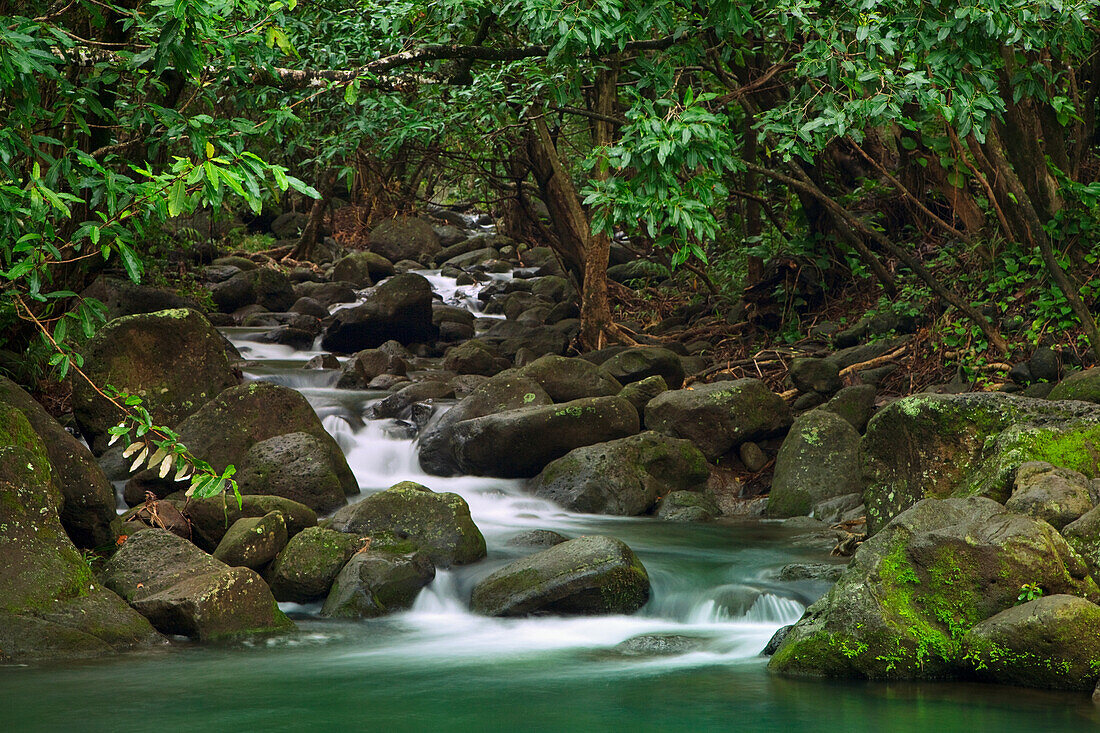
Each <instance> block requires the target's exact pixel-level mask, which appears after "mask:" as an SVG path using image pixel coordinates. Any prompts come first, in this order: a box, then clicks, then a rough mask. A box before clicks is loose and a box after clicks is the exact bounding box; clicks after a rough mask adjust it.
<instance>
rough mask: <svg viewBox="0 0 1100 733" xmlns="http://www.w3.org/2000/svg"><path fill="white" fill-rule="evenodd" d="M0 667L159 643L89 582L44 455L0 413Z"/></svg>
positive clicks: (28, 432) (35, 440) (8, 412)
mask: <svg viewBox="0 0 1100 733" xmlns="http://www.w3.org/2000/svg"><path fill="white" fill-rule="evenodd" d="M0 417H2V418H3V420H2V421H0V424H2V425H5V429H4V430H5V431H6V432H7V433H8V436H5V440H6V441H7V440H11V439H13V440H14V442H5V443H4V444H2V445H0V662H4V663H16V664H22V663H27V662H33V661H43V660H51V659H74V658H83V657H95V656H100V655H104V654H111V653H116V652H120V651H124V650H127V649H134V648H140V647H146V646H151V645H154V644H158V643H162V642H163V641H164V640H163V638H162V637H160V635H159V634H157V633H156V632H155V631H154V630H153V628H152V626H150V625H149V623H148V622H147V621H146V620H145V619H144V618H142V617H141V616H140V615H138V614H137V613H135V612H134V611H133V610H131V609H130V608H129V607H128V606H127V605H126V604H125V603H124V602H123V601H122V599H120V598H119V597H118V596H116V595H115V594H114V593H111V592H110V591H109V590H107V589H105V588H103V587H102V585H101V584H100V583H99V582H98V581H97V580H96V578H95V577H94V576H93V575H92V572H91V569H90V568H89V567H88V564H87V563H86V562H84V559H83V558H82V557H81V555H80V553H79V552H78V551H77V549H76V547H74V546H73V544H72V542H70V541H69V538H68V537H67V536H66V535H65V530H64V529H63V528H62V526H61V521H60V520H59V518H58V514H57V504H58V497H57V495H56V493H55V490H54V488H53V486H52V482H51V468H50V463H49V456H48V453H47V451H46V448H45V446H44V445H43V444H42V441H41V439H40V438H39V437H38V436H37V435H36V434H35V433H34V431H33V430H32V428H31V426H30V423H29V422H27V420H26V418H24V417H23V415H22V414H21V413H19V412H18V411H16V410H14V409H12V408H10V407H6V406H0Z"/></svg>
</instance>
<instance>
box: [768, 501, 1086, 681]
mask: <svg viewBox="0 0 1100 733" xmlns="http://www.w3.org/2000/svg"><path fill="white" fill-rule="evenodd" d="M1028 583H1034V584H1036V585H1038V586H1039V587H1041V588H1042V589H1043V590H1044V591H1046V592H1047V593H1049V594H1059V593H1065V594H1069V595H1076V596H1081V597H1084V598H1087V599H1089V600H1092V601H1095V600H1097V599H1098V598H1100V589H1098V588H1097V586H1096V583H1095V582H1094V581H1093V580H1092V578H1091V577H1089V574H1088V569H1087V567H1086V565H1085V563H1084V561H1083V560H1082V559H1081V557H1080V556H1079V555H1078V554H1077V553H1076V552H1074V551H1073V550H1072V549H1071V548H1070V546H1069V545H1068V544H1066V541H1065V540H1063V539H1062V537H1061V536H1060V535H1059V534H1058V533H1057V532H1056V531H1055V530H1054V528H1053V527H1051V526H1050V525H1049V524H1047V523H1046V522H1043V521H1040V520H1037V519H1033V518H1031V517H1026V516H1023V515H1021V514H1015V513H1013V512H1009V511H1007V510H1005V508H1004V507H1003V506H1001V505H1000V504H998V503H997V502H995V501H993V500H991V499H987V498H984V497H969V498H965V499H944V500H939V499H925V500H923V501H920V502H918V503H917V504H915V505H914V506H912V507H910V508H909V509H908V510H906V511H904V512H902V513H901V514H899V515H898V516H897V517H895V518H894V519H893V520H892V521H891V522H890V523H889V524H887V525H886V526H885V527H884V528H883V529H882V530H881V531H880V532H879V533H878V534H876V535H875V536H873V537H872V538H871V539H869V540H867V541H866V542H864V543H863V544H862V545H861V546H860V548H859V550H857V551H856V554H855V557H854V558H853V559H852V562H851V564H850V565H849V566H848V568H847V569H846V570H845V571H844V573H843V574H842V575H841V577H840V579H839V580H838V581H837V583H836V585H835V586H834V587H833V588H832V590H830V591H829V593H828V594H827V595H825V596H824V597H823V598H821V599H820V600H819V601H817V602H816V603H814V604H813V605H812V606H810V608H809V609H807V611H806V614H805V615H804V616H803V617H802V619H801V620H800V621H799V622H798V623H797V624H796V625H795V627H794V629H792V630H791V632H790V634H789V635H788V636H787V638H786V640H785V641H784V642H783V644H782V646H781V647H780V648H779V650H778V651H777V652H776V653H775V656H774V657H773V658H772V661H771V664H770V665H769V668H770V669H772V670H773V671H776V672H780V673H783V674H788V675H796V676H821V677H866V678H873V679H877V678H897V679H938V678H950V677H955V676H958V675H959V674H965V673H966V672H967V671H968V666H967V663H966V661H965V654H966V651H965V648H964V646H963V639H964V637H965V636H966V634H967V633H968V632H969V631H970V630H971V629H973V628H974V627H975V626H976V625H978V624H979V623H980V622H982V621H984V620H985V619H987V618H990V617H991V616H993V615H995V614H997V613H1000V612H1001V611H1004V610H1006V609H1009V608H1012V607H1013V606H1014V605H1015V604H1016V601H1017V598H1018V596H1019V594H1020V588H1021V587H1022V586H1023V585H1025V584H1028Z"/></svg>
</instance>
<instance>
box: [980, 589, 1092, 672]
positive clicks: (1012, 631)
mask: <svg viewBox="0 0 1100 733" xmlns="http://www.w3.org/2000/svg"><path fill="white" fill-rule="evenodd" d="M963 648H964V650H965V655H966V660H967V661H968V662H970V663H971V664H972V665H973V667H974V674H975V675H976V676H977V677H978V679H981V680H984V681H986V682H996V683H999V684H1002V685H1016V686H1018V687H1045V688H1052V689H1056V690H1081V691H1085V692H1091V691H1092V690H1093V689H1094V688H1095V687H1096V683H1097V681H1098V680H1100V606H1097V605H1096V604H1094V603H1090V602H1089V601H1086V600H1085V599H1084V598H1078V597H1077V596H1070V595H1052V596H1043V597H1042V598H1037V599H1035V600H1033V601H1028V602H1027V603H1024V604H1022V605H1019V606H1016V607H1015V608H1009V609H1006V610H1004V611H1001V612H1000V613H998V614H997V615H996V616H993V617H992V618H988V619H986V620H985V621H982V622H981V623H980V624H978V625H977V626H975V627H974V628H973V629H971V630H970V633H969V634H967V635H966V637H965V638H964V639H963Z"/></svg>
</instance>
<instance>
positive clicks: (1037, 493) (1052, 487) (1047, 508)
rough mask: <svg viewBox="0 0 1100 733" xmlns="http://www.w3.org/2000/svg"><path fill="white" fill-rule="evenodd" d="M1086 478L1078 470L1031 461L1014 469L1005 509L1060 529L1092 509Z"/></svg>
mask: <svg viewBox="0 0 1100 733" xmlns="http://www.w3.org/2000/svg"><path fill="white" fill-rule="evenodd" d="M1089 489H1090V487H1089V480H1088V479H1086V478H1085V477H1084V476H1083V475H1081V474H1080V473H1078V472H1077V471H1070V470H1069V469H1065V468H1058V467H1056V466H1052V465H1050V464H1049V463H1046V462H1044V461H1031V462H1028V463H1025V464H1023V465H1021V466H1020V467H1019V468H1018V469H1017V470H1016V480H1015V482H1014V483H1013V486H1012V495H1011V496H1010V497H1009V498H1008V501H1006V502H1005V508H1007V509H1009V510H1011V511H1014V512H1019V513H1020V514H1027V515H1028V516H1032V517H1035V518H1036V519H1042V520H1043V521H1045V522H1047V523H1049V524H1050V525H1051V526H1052V527H1054V528H1055V529H1058V530H1060V529H1062V528H1063V527H1065V526H1066V525H1067V524H1069V523H1070V522H1072V521H1074V520H1076V519H1080V518H1081V516H1082V515H1084V514H1085V512H1087V511H1089V510H1090V509H1092V496H1091V495H1090V492H1089Z"/></svg>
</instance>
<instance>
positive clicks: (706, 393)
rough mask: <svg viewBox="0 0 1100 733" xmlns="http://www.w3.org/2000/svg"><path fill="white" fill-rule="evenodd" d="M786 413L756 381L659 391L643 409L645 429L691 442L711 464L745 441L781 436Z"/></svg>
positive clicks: (787, 421) (786, 422)
mask: <svg viewBox="0 0 1100 733" xmlns="http://www.w3.org/2000/svg"><path fill="white" fill-rule="evenodd" d="M790 425H791V410H790V408H789V407H788V406H787V403H786V402H784V401H783V399H782V398H781V397H780V396H779V395H777V394H775V393H774V392H772V391H771V390H769V389H768V388H767V386H766V385H765V384H764V383H763V382H762V381H760V380H759V379H738V380H735V381H732V382H714V383H712V384H700V385H696V386H694V387H693V388H692V389H677V390H672V391H669V392H662V393H661V394H659V395H657V396H656V397H654V398H653V399H652V400H650V401H649V404H647V405H646V408H645V426H646V428H648V429H650V430H656V431H657V432H659V433H664V434H665V435H671V436H672V437H674V438H685V439H687V440H690V441H692V442H693V443H695V445H697V446H699V449H700V450H702V451H703V455H705V456H706V457H707V459H708V460H714V459H716V458H718V457H719V456H721V455H722V454H723V453H726V452H727V451H729V450H730V449H732V448H736V447H737V446H738V445H740V444H741V443H743V442H745V441H746V440H757V439H759V438H765V437H769V436H772V435H777V434H781V433H782V432H783V431H785V430H786V429H787V428H789V427H790Z"/></svg>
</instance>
